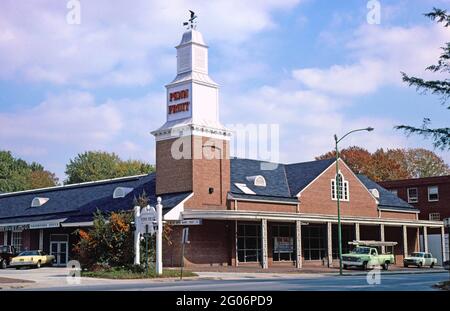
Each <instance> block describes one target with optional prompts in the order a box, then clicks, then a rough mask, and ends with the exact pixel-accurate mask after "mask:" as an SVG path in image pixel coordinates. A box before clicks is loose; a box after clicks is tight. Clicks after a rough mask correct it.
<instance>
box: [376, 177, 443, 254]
mask: <svg viewBox="0 0 450 311" xmlns="http://www.w3.org/2000/svg"><path fill="white" fill-rule="evenodd" d="M379 184H380V185H382V186H383V187H384V188H386V189H389V190H390V191H391V192H393V193H394V194H396V195H397V196H399V197H400V198H402V199H403V200H405V201H406V202H408V203H409V204H411V205H412V206H414V207H416V208H418V209H419V210H420V214H419V219H423V220H432V221H442V220H444V219H445V218H450V175H446V176H436V177H426V178H414V179H402V180H392V181H384V182H380V183H379ZM446 232H447V234H446V242H445V246H446V248H447V250H446V253H447V258H448V257H449V253H450V252H449V249H448V247H449V246H448V239H449V234H448V233H449V231H448V229H446ZM420 237H421V239H420V242H421V245H423V247H424V248H425V249H427V250H430V251H431V252H432V253H434V254H437V255H436V256H438V257H439V251H438V250H439V245H438V244H439V242H440V241H439V239H440V237H439V236H437V234H430V233H428V232H424V231H422V232H421V235H420ZM424 237H426V238H424Z"/></svg>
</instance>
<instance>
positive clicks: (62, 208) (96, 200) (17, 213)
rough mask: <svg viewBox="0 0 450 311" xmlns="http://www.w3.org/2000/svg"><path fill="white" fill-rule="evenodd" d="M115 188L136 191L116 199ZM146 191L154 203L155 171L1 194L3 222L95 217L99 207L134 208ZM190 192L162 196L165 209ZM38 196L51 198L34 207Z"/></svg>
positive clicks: (1, 218) (153, 203) (0, 211)
mask: <svg viewBox="0 0 450 311" xmlns="http://www.w3.org/2000/svg"><path fill="white" fill-rule="evenodd" d="M116 187H131V188H133V189H134V190H133V191H132V192H130V193H129V194H128V195H126V196H125V197H124V198H117V199H113V196H112V195H113V192H114V189H115V188H116ZM144 191H145V193H146V194H147V196H148V197H149V199H150V204H151V205H155V204H156V195H155V174H154V173H152V174H149V175H145V176H137V177H135V178H124V179H117V180H111V181H104V182H99V183H93V184H80V185H74V186H69V187H56V188H49V189H44V190H38V191H32V192H26V193H11V194H7V195H2V196H0V223H13V222H20V221H24V222H25V221H40V220H51V219H59V218H68V219H67V220H66V222H72V221H80V219H92V215H93V213H94V212H95V211H97V210H100V211H102V212H113V211H121V210H131V209H132V208H133V202H134V198H135V197H138V196H139V195H140V194H142V193H143V192H144ZM189 194H190V192H185V193H174V194H168V195H163V196H162V200H163V201H162V204H163V206H164V209H165V210H168V209H170V208H172V207H174V206H175V205H177V204H178V203H179V202H181V201H182V200H183V199H184V198H186V197H187V196H188V195H189ZM35 197H45V198H49V200H48V202H47V203H45V204H44V205H42V206H40V207H31V201H32V200H33V198H35ZM86 221H87V220H86Z"/></svg>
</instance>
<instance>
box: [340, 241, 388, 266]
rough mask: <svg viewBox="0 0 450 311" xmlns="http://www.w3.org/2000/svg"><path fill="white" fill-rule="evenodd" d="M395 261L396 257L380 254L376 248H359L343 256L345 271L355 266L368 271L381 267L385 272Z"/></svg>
mask: <svg viewBox="0 0 450 311" xmlns="http://www.w3.org/2000/svg"><path fill="white" fill-rule="evenodd" d="M394 260H395V259H394V255H392V254H378V250H377V249H376V248H375V247H363V246H358V247H356V248H355V249H354V250H353V251H351V252H350V253H348V254H343V255H342V264H343V266H344V269H347V268H348V267H351V266H354V267H361V268H362V269H363V270H367V268H369V267H375V266H381V267H383V269H384V270H388V269H389V265H390V264H392V263H394Z"/></svg>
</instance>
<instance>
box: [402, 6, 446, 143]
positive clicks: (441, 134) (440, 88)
mask: <svg viewBox="0 0 450 311" xmlns="http://www.w3.org/2000/svg"><path fill="white" fill-rule="evenodd" d="M425 16H426V17H429V18H430V19H432V20H433V21H435V22H437V23H442V24H443V26H444V27H446V28H447V27H449V26H450V15H449V14H447V11H446V10H440V9H437V8H434V9H433V11H432V12H430V13H427V14H425ZM442 50H443V53H442V54H441V56H440V57H439V60H438V63H437V64H436V65H431V66H429V67H428V68H426V70H428V71H431V72H435V73H436V72H441V73H446V74H448V73H450V42H447V43H446V46H445V47H443V48H442ZM402 76H403V81H404V82H406V83H407V84H409V86H415V87H416V89H417V91H419V92H421V93H422V94H427V93H431V94H434V95H438V96H440V97H441V100H442V104H443V105H445V104H446V103H447V101H448V99H449V97H450V79H444V80H425V79H422V78H418V77H412V76H408V75H407V74H406V73H404V72H402ZM447 109H450V105H448V106H447ZM430 125H431V119H430V118H424V120H423V123H422V126H421V127H414V126H409V125H399V126H396V127H395V128H396V129H400V130H404V131H405V133H406V134H408V135H411V134H418V135H422V136H424V137H425V138H428V137H432V140H433V143H434V146H435V147H436V148H440V149H441V150H446V149H447V150H450V128H449V127H441V128H431V127H430Z"/></svg>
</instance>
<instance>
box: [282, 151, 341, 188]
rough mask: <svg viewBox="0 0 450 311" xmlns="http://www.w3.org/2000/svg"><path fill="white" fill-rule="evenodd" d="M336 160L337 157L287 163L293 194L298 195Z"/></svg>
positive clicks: (286, 167) (287, 174) (288, 178)
mask: <svg viewBox="0 0 450 311" xmlns="http://www.w3.org/2000/svg"><path fill="white" fill-rule="evenodd" d="M334 161H335V159H326V160H318V161H310V162H303V163H294V164H289V165H285V170H286V177H287V181H288V183H289V190H290V193H291V195H292V196H296V195H297V194H298V193H299V192H300V191H302V190H303V189H304V188H305V187H306V186H308V185H309V184H310V183H311V182H312V181H313V180H314V179H316V178H317V176H319V175H320V174H321V173H322V172H324V171H325V170H326V169H327V168H328V167H330V165H331V164H333V163H334Z"/></svg>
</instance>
